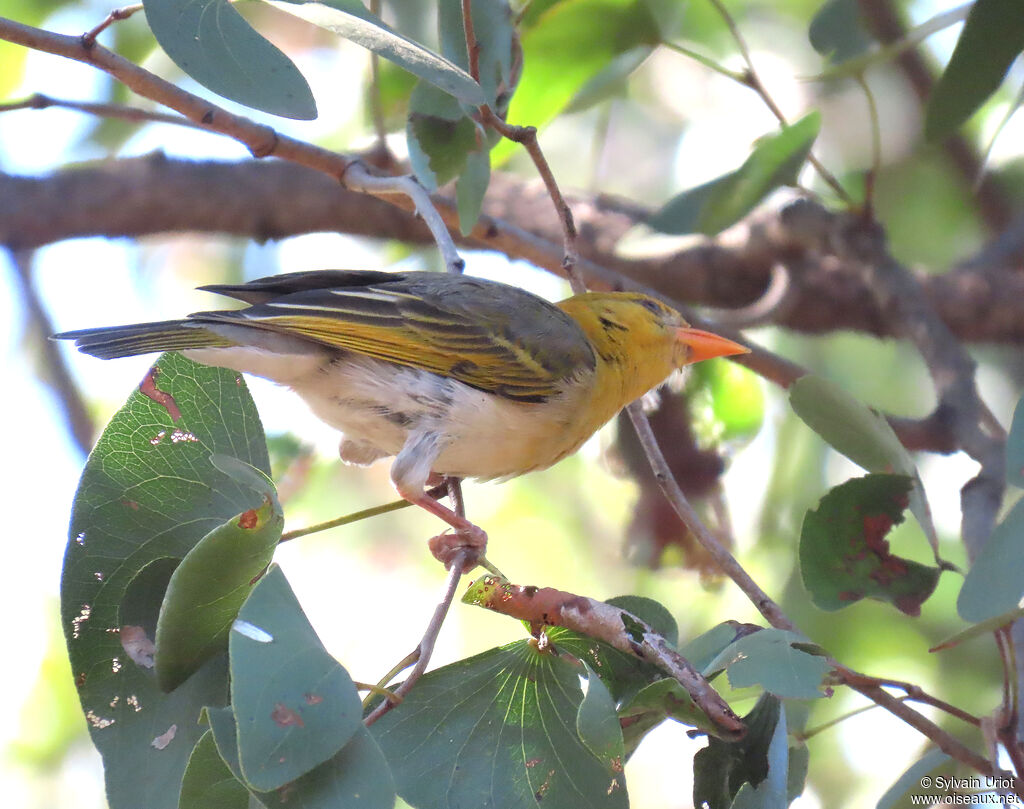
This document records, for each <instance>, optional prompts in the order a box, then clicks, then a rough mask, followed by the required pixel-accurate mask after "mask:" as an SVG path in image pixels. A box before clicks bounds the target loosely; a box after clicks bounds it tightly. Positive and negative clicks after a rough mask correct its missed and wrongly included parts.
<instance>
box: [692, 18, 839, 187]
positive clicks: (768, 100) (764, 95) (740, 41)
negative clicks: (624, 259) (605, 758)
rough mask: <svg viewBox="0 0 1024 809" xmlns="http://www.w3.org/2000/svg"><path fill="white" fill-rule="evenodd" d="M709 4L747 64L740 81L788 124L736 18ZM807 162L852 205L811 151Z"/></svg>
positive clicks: (782, 121) (777, 117) (781, 122)
mask: <svg viewBox="0 0 1024 809" xmlns="http://www.w3.org/2000/svg"><path fill="white" fill-rule="evenodd" d="M711 4H712V5H713V6H714V7H715V9H716V10H717V11H718V13H719V15H720V16H721V17H722V20H723V21H724V22H725V24H726V26H727V27H728V29H729V33H730V34H732V38H733V40H734V41H735V42H736V47H737V48H739V51H740V55H741V56H742V57H743V61H744V63H745V64H746V66H747V72H746V74H745V75H744V76H742V77H741V82H740V83H741V84H743V85H744V86H746V87H749V88H750V89H751V90H753V91H754V92H755V93H757V94H758V96H760V98H761V100H762V101H763V102H764V103H765V106H767V107H768V109H769V110H771V113H772V115H774V116H775V118H776V119H777V120H778V122H779V123H780V124H782V126H788V125H789V124H788V122H787V121H786V116H785V115H784V114H783V112H782V110H781V109H780V108H779V105H778V104H776V103H775V99H774V98H772V96H771V93H769V92H768V89H767V88H766V87H765V86H764V84H763V83H762V82H761V77H760V76H759V75H758V73H757V70H756V69H755V68H754V60H753V58H752V57H751V55H750V48H749V47H747V41H746V40H745V39H744V38H743V34H741V33H740V29H739V26H738V25H737V24H736V20H735V19H733V16H732V14H730V13H729V10H728V9H727V8H726V7H725V4H724V3H723V2H722V0H711ZM807 162H808V163H810V164H811V165H812V166H814V169H815V171H817V172H818V175H819V176H820V177H821V179H822V180H824V181H825V183H826V184H827V185H828V186H829V187H830V188H831V189H832V190H833V191H834V192H835V194H836V196H837V197H839V199H841V200H842V201H843V202H844V203H846V204H847V205H851V206H852V205H853V199H852V198H851V197H850V195H849V194H848V193H847V192H846V189H845V188H843V186H842V184H841V183H840V182H839V180H837V179H836V177H835V175H834V174H832V172H831V171H829V170H828V169H827V168H825V166H824V164H823V163H822V162H821V161H820V160H818V158H817V157H815V156H814V154H813V153H809V154H808V155H807Z"/></svg>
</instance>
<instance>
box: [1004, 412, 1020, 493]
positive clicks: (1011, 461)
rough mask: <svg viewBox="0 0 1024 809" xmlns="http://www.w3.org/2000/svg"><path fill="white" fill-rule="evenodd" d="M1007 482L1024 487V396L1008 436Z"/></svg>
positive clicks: (1014, 414)
mask: <svg viewBox="0 0 1024 809" xmlns="http://www.w3.org/2000/svg"><path fill="white" fill-rule="evenodd" d="M1006 482H1007V483H1009V484H1010V485H1011V486H1016V487H1017V488H1018V489H1024V397H1022V398H1021V400H1020V401H1019V402H1017V407H1016V408H1015V409H1014V411H1013V421H1012V422H1011V423H1010V434H1009V435H1008V436H1007V437H1006Z"/></svg>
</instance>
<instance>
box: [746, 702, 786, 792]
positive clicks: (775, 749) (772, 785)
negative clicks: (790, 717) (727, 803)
mask: <svg viewBox="0 0 1024 809" xmlns="http://www.w3.org/2000/svg"><path fill="white" fill-rule="evenodd" d="M766 758H767V760H768V772H767V774H766V775H765V777H764V780H763V781H761V782H760V783H759V784H756V785H755V784H751V783H750V782H749V781H748V782H746V783H744V784H742V785H741V786H740V788H739V790H738V791H737V792H736V797H735V798H733V802H732V809H785V807H787V806H789V770H790V761H789V740H788V739H787V738H786V712H785V711H779V721H778V722H776V723H775V730H774V731H772V737H771V741H770V742H769V743H768V752H767V754H766Z"/></svg>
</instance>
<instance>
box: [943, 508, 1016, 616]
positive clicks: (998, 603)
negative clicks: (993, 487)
mask: <svg viewBox="0 0 1024 809" xmlns="http://www.w3.org/2000/svg"><path fill="white" fill-rule="evenodd" d="M1022 549H1024V500H1018V501H1017V504H1016V505H1015V506H1014V507H1013V508H1012V509H1011V510H1010V513H1009V514H1007V515H1006V516H1005V517H1004V518H1003V520H1002V522H1000V523H999V524H998V525H997V526H996V527H995V529H994V530H993V531H992V536H990V537H989V538H988V542H986V543H985V546H984V547H983V548H982V549H981V553H979V554H978V557H977V558H976V559H975V560H974V564H973V565H972V566H971V569H970V570H969V571H968V572H967V577H966V578H965V579H964V584H963V587H961V588H960V595H959V596H958V597H957V601H956V609H957V612H958V613H960V617H961V618H963V619H964V620H965V621H970V622H971V623H977V622H979V621H984V620H987V619H989V618H992V617H995V616H997V615H1002V614H1003V613H1007V612H1009V611H1010V610H1012V609H1014V608H1016V607H1018V606H1020V605H1021V599H1022V597H1024V552H1022Z"/></svg>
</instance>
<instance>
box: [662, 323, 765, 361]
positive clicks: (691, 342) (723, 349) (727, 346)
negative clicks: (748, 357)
mask: <svg viewBox="0 0 1024 809" xmlns="http://www.w3.org/2000/svg"><path fill="white" fill-rule="evenodd" d="M676 339H677V340H678V341H679V342H680V343H683V344H684V345H685V346H687V347H688V348H689V349H690V361H689V363H688V364H690V365H692V364H693V363H695V362H700V361H701V360H709V359H711V358H712V357H729V356H732V355H733V354H749V353H750V349H749V348H747V347H746V346H741V345H740V344H739V343H734V342H733V341H732V340H727V339H726V338H724V337H719V336H718V335H717V334H712V333H711V332H709V331H701V330H700V329H691V328H689V327H687V328H684V329H677V330H676Z"/></svg>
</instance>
